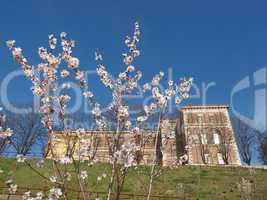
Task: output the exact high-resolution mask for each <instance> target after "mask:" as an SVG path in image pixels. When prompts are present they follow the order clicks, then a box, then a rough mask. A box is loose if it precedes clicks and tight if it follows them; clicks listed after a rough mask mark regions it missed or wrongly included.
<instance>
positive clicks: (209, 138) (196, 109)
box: [181, 106, 241, 165]
mask: <svg viewBox="0 0 267 200" xmlns="http://www.w3.org/2000/svg"><path fill="white" fill-rule="evenodd" d="M181 117H182V121H183V126H182V128H181V129H182V132H183V134H184V136H185V138H186V145H187V153H188V156H189V164H204V163H203V157H205V156H207V157H208V161H209V162H208V163H209V164H212V165H217V164H219V160H220V159H219V157H220V155H218V154H221V152H222V151H221V150H222V149H224V150H227V152H228V153H227V155H228V157H229V159H228V160H229V164H233V165H240V164H241V162H240V158H239V153H238V149H237V145H236V142H235V137H234V133H233V129H232V126H231V121H230V117H229V113H228V107H227V106H186V107H183V108H182V110H181ZM216 134H217V135H218V136H217V137H218V139H217V142H218V143H216V142H215V135H216ZM203 154H206V155H203ZM223 155H226V153H223Z"/></svg>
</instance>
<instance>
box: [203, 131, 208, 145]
mask: <svg viewBox="0 0 267 200" xmlns="http://www.w3.org/2000/svg"><path fill="white" fill-rule="evenodd" d="M201 143H202V144H207V143H208V139H207V134H205V133H204V134H201Z"/></svg>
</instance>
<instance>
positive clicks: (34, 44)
mask: <svg viewBox="0 0 267 200" xmlns="http://www.w3.org/2000/svg"><path fill="white" fill-rule="evenodd" d="M266 6H267V2H266V1H265V2H264V1H248V0H247V1H246V0H242V1H241V0H236V1H228V0H227V1H214V0H213V1H211V0H210V1H207V0H202V1H196V0H195V1H192V0H187V1H177V0H176V1H162V0H161V1H160V0H153V1H152V0H135V1H126V0H123V1H122V0H118V1H102V0H98V1H86V0H75V1H74V0H57V1H55V0H46V1H37V0H24V1H21V0H12V1H10V0H1V2H0V24H1V26H0V65H1V73H0V83H1V84H2V81H3V80H4V78H5V77H6V76H7V74H8V73H9V72H11V71H14V70H17V69H19V66H18V65H17V64H16V63H15V62H14V61H13V59H12V56H11V54H10V52H9V51H8V49H7V48H6V47H5V41H6V40H8V39H15V40H16V41H17V45H19V46H21V47H22V48H23V51H24V54H25V56H26V57H27V58H28V60H29V61H30V63H32V64H37V63H38V61H39V60H38V56H37V49H38V47H39V46H42V45H46V44H47V36H48V34H50V33H55V34H59V33H60V32H62V31H65V32H67V33H68V34H69V36H70V37H71V38H73V39H74V40H75V41H76V44H77V46H76V48H75V49H74V53H73V55H76V56H78V57H79V58H80V63H81V67H82V68H83V69H85V70H93V69H95V62H94V50H95V49H96V48H99V49H100V50H101V51H102V53H103V55H104V58H105V63H106V67H107V69H108V70H110V71H112V73H114V74H117V73H118V72H120V71H121V70H123V69H124V66H123V64H122V62H121V53H123V52H124V51H125V48H124V45H123V39H124V36H125V35H127V34H130V33H131V32H132V30H133V24H134V22H135V21H139V22H140V24H141V31H142V36H141V42H140V49H141V51H142V52H141V53H142V56H141V57H140V58H138V60H137V62H136V65H135V66H136V67H137V68H138V69H140V70H142V71H143V73H144V79H151V78H152V77H153V75H154V74H155V73H157V72H158V71H159V70H164V71H165V72H167V70H168V68H172V69H173V77H174V79H176V80H177V79H178V78H179V77H181V76H193V77H194V79H195V81H196V84H197V85H199V86H201V84H202V83H203V82H204V83H206V84H207V83H210V82H213V81H214V82H216V86H214V87H212V88H210V90H209V91H208V93H207V103H208V104H229V103H230V94H231V91H232V89H233V87H234V86H235V85H236V84H237V83H238V82H239V81H240V80H241V79H243V78H244V77H246V76H250V77H251V76H252V75H253V72H255V71H257V70H259V69H262V68H264V67H266V64H267V13H266ZM89 83H90V85H91V87H92V90H93V91H94V92H95V94H96V96H98V98H99V101H103V102H106V101H107V99H108V94H106V93H105V92H104V91H105V90H104V88H102V87H100V86H99V83H98V82H97V79H96V78H95V77H92V79H91V81H89ZM29 86H30V83H29V81H26V80H25V79H24V78H23V77H20V78H17V79H16V80H14V81H13V83H12V84H10V85H9V92H8V95H9V98H10V99H11V100H12V101H16V102H28V101H31V100H32V94H31V92H30V90H29ZM261 88H266V87H265V86H264V85H263V86H261ZM254 90H255V88H249V89H247V90H244V91H242V92H240V93H238V94H236V95H235V97H234V105H235V107H236V109H237V110H238V111H239V112H240V113H242V114H243V115H245V116H248V117H253V113H254ZM261 102H262V104H266V99H265V98H264V99H263V100H262V101H261ZM187 103H194V104H201V103H202V101H201V99H195V100H191V101H190V100H189V101H187ZM260 106H261V105H260ZM264 112H265V113H266V111H265V110H264Z"/></svg>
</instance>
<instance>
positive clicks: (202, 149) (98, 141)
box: [52, 106, 241, 166]
mask: <svg viewBox="0 0 267 200" xmlns="http://www.w3.org/2000/svg"><path fill="white" fill-rule="evenodd" d="M214 133H220V134H219V135H220V138H219V140H220V142H221V143H222V142H224V143H227V142H228V143H227V150H228V151H229V153H228V154H229V159H228V161H229V163H228V164H230V165H240V164H241V162H240V158H239V153H238V149H237V145H236V142H235V138H234V133H233V129H232V126H231V122H230V118H229V114H228V107H227V106H186V107H183V108H182V109H181V116H180V118H179V119H178V120H172V121H169V125H168V126H164V127H162V130H161V137H160V143H159V144H158V151H157V158H160V163H162V164H163V166H170V165H172V164H173V162H174V161H177V160H179V158H180V157H181V156H183V155H185V154H186V155H188V164H212V165H217V164H220V162H219V160H218V153H220V151H221V150H222V145H219V144H215V140H214ZM202 134H205V135H206V142H207V144H205V143H202V139H201V137H200V136H201V135H202ZM155 135H156V134H155V131H153V130H143V133H142V134H141V135H139V136H134V135H132V134H129V133H127V132H124V133H121V139H120V141H122V143H135V144H137V145H140V144H144V143H145V144H144V147H143V151H142V152H140V154H139V160H138V162H139V163H140V164H152V163H153V159H154V157H155V151H154V149H155ZM142 136H143V137H142ZM68 140H69V139H68V137H65V136H64V135H63V134H61V133H55V134H54V136H53V140H52V145H53V149H54V154H56V155H57V156H58V157H62V156H64V155H65V154H66V145H65V144H67V143H68V142H76V145H75V148H74V151H78V150H80V149H82V148H83V146H84V143H83V141H82V140H86V141H87V142H89V143H90V144H91V149H90V151H88V152H87V154H88V155H87V159H91V158H92V157H93V156H94V158H96V159H97V160H99V161H101V162H109V159H110V149H109V143H111V142H112V141H111V140H112V132H96V131H91V132H87V133H86V137H82V138H81V137H80V138H79V137H73V139H72V141H68ZM228 144H229V145H228ZM223 149H226V148H223ZM159 153H160V154H161V156H160V155H159ZM203 154H206V155H204V156H203ZM207 154H208V163H204V162H203V157H205V156H207ZM75 156H76V157H77V156H78V153H76V154H75ZM204 160H205V159H204Z"/></svg>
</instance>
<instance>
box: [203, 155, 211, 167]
mask: <svg viewBox="0 0 267 200" xmlns="http://www.w3.org/2000/svg"><path fill="white" fill-rule="evenodd" d="M204 159H205V163H206V164H208V165H210V164H211V163H212V162H211V156H210V154H208V153H205V154H204Z"/></svg>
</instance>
